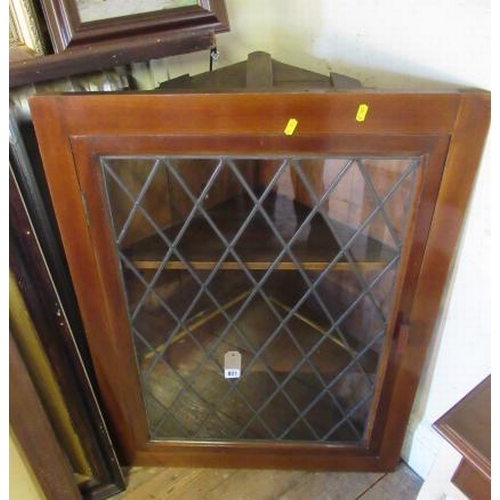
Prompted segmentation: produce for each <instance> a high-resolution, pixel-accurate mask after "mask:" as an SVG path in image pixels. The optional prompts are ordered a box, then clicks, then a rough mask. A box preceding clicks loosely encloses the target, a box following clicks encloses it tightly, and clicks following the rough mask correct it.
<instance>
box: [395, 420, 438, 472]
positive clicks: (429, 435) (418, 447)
mask: <svg viewBox="0 0 500 500" xmlns="http://www.w3.org/2000/svg"><path fill="white" fill-rule="evenodd" d="M442 441H443V438H441V436H439V434H438V433H437V432H436V431H435V430H434V429H433V428H432V426H431V424H430V423H428V422H426V421H424V420H417V419H416V418H410V422H409V424H408V429H407V431H406V437H405V440H404V443H403V449H402V451H401V456H402V458H403V460H404V461H405V462H406V463H407V464H408V465H409V466H410V467H411V468H412V469H413V470H414V471H415V472H416V473H417V474H418V475H419V476H420V477H421V478H422V479H424V480H425V479H426V478H427V477H428V476H429V473H430V471H431V469H432V466H433V464H434V462H435V461H436V457H437V455H438V453H439V450H440V449H441V446H442Z"/></svg>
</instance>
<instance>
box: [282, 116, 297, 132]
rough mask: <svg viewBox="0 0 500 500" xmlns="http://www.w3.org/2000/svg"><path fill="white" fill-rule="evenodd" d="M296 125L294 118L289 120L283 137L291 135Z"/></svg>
mask: <svg viewBox="0 0 500 500" xmlns="http://www.w3.org/2000/svg"><path fill="white" fill-rule="evenodd" d="M298 124H299V122H298V120H296V119H295V118H290V119H289V120H288V123H287V124H286V127H285V130H284V132H285V135H293V133H294V132H295V129H296V128H297V125H298Z"/></svg>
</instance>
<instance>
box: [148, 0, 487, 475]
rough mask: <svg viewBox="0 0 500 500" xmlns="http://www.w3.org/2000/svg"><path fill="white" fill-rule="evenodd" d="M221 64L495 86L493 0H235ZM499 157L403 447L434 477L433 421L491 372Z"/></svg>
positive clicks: (478, 199)
mask: <svg viewBox="0 0 500 500" xmlns="http://www.w3.org/2000/svg"><path fill="white" fill-rule="evenodd" d="M226 5H227V7H228V11H229V17H230V22H231V27H232V31H231V32H230V33H228V34H222V35H219V37H218V45H219V50H220V52H221V57H220V59H219V63H218V65H219V67H221V66H224V65H227V64H231V63H234V62H238V61H242V60H245V59H246V57H247V54H248V53H249V52H251V51H254V50H265V51H267V52H269V53H271V55H272V57H273V58H274V59H277V60H280V61H282V62H285V63H289V64H294V65H297V66H301V67H304V68H306V69H310V70H313V71H318V72H321V73H324V74H328V72H329V71H335V72H339V73H345V74H347V75H350V76H354V77H356V78H358V79H360V80H362V82H363V83H364V84H365V85H366V86H374V87H375V86H376V87H392V88H397V87H408V86H410V87H417V88H422V89H425V88H444V87H448V88H449V87H457V86H473V87H480V88H484V89H490V15H491V13H490V3H489V1H488V0H432V1H431V0H424V1H422V0H406V1H404V2H398V1H397V0H338V1H335V0H316V1H311V0H272V1H271V0H252V1H245V0H226ZM164 62H165V61H158V62H157V63H155V68H156V79H157V81H162V80H165V79H167V78H168V76H170V77H175V76H178V75H181V74H184V73H190V74H196V73H199V72H203V71H207V69H208V55H207V53H196V54H189V55H183V56H178V57H173V58H169V59H168V60H167V64H166V65H165V64H164ZM490 171H491V170H490V157H489V148H487V151H486V152H485V155H484V158H483V162H482V165H481V168H480V175H479V179H478V182H477V185H476V187H475V191H474V197H473V200H472V203H471V205H470V208H469V214H468V218H467V223H466V226H465V231H464V233H463V239H462V243H461V247H460V250H459V253H458V256H457V260H456V269H455V272H454V274H453V277H452V279H451V281H450V287H449V293H448V296H447V300H446V304H445V306H444V308H443V312H442V321H441V323H440V324H439V325H438V327H437V329H436V332H435V337H434V341H433V346H432V354H431V356H430V358H429V361H428V363H427V366H426V369H425V372H424V376H423V379H422V383H421V385H420V390H419V393H418V397H417V400H416V403H415V406H414V409H413V413H412V418H411V423H410V427H409V431H408V435H407V439H406V442H405V446H404V451H403V456H404V457H405V459H406V460H407V461H409V463H410V465H411V466H412V467H413V468H414V469H415V470H416V472H417V473H419V474H420V475H421V476H423V477H426V476H427V475H428V474H429V471H430V469H431V467H432V465H433V462H434V460H435V457H436V455H437V454H438V452H439V449H440V446H441V445H442V440H441V438H440V437H439V436H437V434H436V433H435V432H434V431H433V430H432V428H431V424H432V422H434V421H435V420H436V419H437V418H438V417H439V416H440V415H441V414H442V413H443V412H445V411H446V410H447V409H449V408H450V407H451V406H452V405H453V404H454V403H455V402H456V401H458V400H459V399H460V398H461V397H462V396H464V395H465V394H466V393H467V392H468V391H469V390H470V389H471V388H472V387H473V386H474V385H476V384H477V383H479V382H480V381H481V380H482V379H483V378H484V377H486V376H487V375H488V374H489V372H490V330H491V326H490V323H489V319H490V296H489V292H490V276H489V272H490V271H489V265H490V238H491V236H490V196H489V186H490Z"/></svg>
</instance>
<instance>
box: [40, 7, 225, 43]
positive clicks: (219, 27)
mask: <svg viewBox="0 0 500 500" xmlns="http://www.w3.org/2000/svg"><path fill="white" fill-rule="evenodd" d="M42 6H43V10H44V12H45V18H46V20H47V25H48V28H49V32H50V37H51V40H52V44H53V46H54V51H55V52H56V53H59V52H63V51H65V50H66V49H68V48H75V47H78V46H80V47H81V46H87V47H89V46H91V45H92V46H95V45H97V46H100V45H103V46H104V45H105V44H106V43H109V42H110V41H113V40H122V41H123V40H124V39H127V40H130V39H131V38H133V39H134V40H135V43H136V44H137V45H141V44H143V41H142V38H143V37H144V35H147V36H156V37H159V36H164V35H165V34H167V33H169V32H172V31H174V32H178V31H179V30H182V31H189V32H191V33H195V32H196V31H200V30H204V31H209V32H221V31H227V30H228V28H229V26H228V20H227V13H226V8H225V5H224V0H211V1H210V2H208V1H207V0H198V5H196V6H192V7H179V8H174V9H169V10H161V11H154V12H147V13H143V14H135V15H130V16H121V17H116V18H110V19H102V20H96V21H90V22H81V20H80V16H79V14H78V10H77V6H76V0H42Z"/></svg>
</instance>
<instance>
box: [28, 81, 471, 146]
mask: <svg viewBox="0 0 500 500" xmlns="http://www.w3.org/2000/svg"><path fill="white" fill-rule="evenodd" d="M471 95H473V94H471ZM221 103H224V105H221ZM362 103H366V104H368V105H369V111H368V114H367V118H366V120H365V121H363V122H358V121H356V114H357V110H358V107H359V105H360V104H362ZM459 103H460V94H459V93H448V94H422V93H419V94H411V93H393V94H388V93H387V94H386V93H374V92H368V91H356V92H348V91H345V92H339V93H325V94H308V95H307V98H306V99H304V94H294V93H269V94H267V93H266V94H261V93H255V94H252V93H245V94H215V95H214V94H201V95H161V94H130V93H129V94H118V93H117V94H98V93H96V94H88V95H86V96H85V98H83V99H78V98H77V96H75V95H72V96H43V97H42V96H34V97H32V98H31V100H30V107H31V109H32V114H33V118H34V120H35V121H37V117H38V116H40V117H41V116H43V115H44V114H45V116H47V113H48V112H49V109H48V108H49V107H50V109H51V111H50V113H54V112H55V113H56V114H57V115H60V118H59V119H60V120H64V126H65V130H66V131H67V133H68V135H80V134H92V135H96V134H99V135H101V134H102V135H108V134H111V135H117V134H130V135H133V134H140V135H143V136H144V135H150V134H153V135H155V134H162V135H168V134H173V135H190V134H192V135H196V136H200V135H206V134H208V135H241V134H256V135H258V136H260V137H261V136H266V135H278V136H284V129H285V127H286V125H287V123H288V121H289V119H290V118H295V119H296V120H297V121H298V125H297V128H296V131H295V133H294V134H293V136H303V135H311V134H312V135H317V134H335V133H342V134H372V133H374V132H375V133H386V134H391V133H393V134H394V133H396V134H422V133H425V134H438V133H441V134H443V133H444V134H446V133H450V132H451V131H452V130H453V126H454V124H455V117H456V113H457V109H458V105H459ZM199 116H203V120H198V119H197V117H199ZM293 136H292V137H293Z"/></svg>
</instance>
